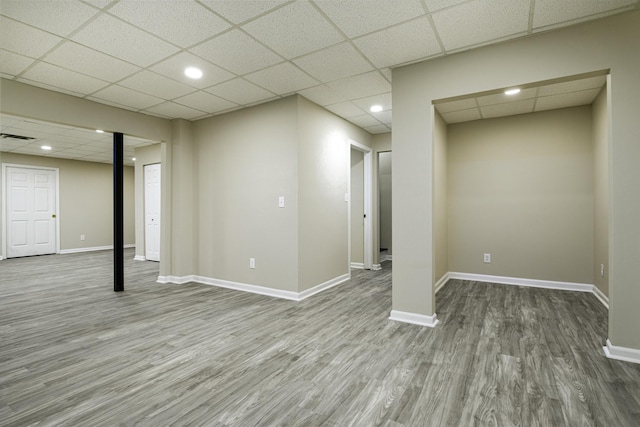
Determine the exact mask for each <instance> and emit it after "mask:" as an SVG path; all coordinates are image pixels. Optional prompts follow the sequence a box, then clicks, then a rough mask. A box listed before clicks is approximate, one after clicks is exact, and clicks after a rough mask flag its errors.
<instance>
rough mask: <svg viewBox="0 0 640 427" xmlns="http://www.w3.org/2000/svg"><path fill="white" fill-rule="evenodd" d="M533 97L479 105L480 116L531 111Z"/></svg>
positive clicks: (490, 116) (486, 116) (507, 114)
mask: <svg viewBox="0 0 640 427" xmlns="http://www.w3.org/2000/svg"><path fill="white" fill-rule="evenodd" d="M534 103H535V99H533V98H531V99H523V100H521V101H514V102H505V103H503V104H495V105H487V106H485V107H481V109H480V111H482V117H483V118H485V119H491V118H494V117H505V116H514V115H516V114H525V113H532V112H533V105H534Z"/></svg>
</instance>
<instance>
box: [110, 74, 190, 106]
mask: <svg viewBox="0 0 640 427" xmlns="http://www.w3.org/2000/svg"><path fill="white" fill-rule="evenodd" d="M118 84H119V85H120V86H124V87H128V88H129V89H133V90H138V91H140V92H144V93H146V94H148V95H153V96H157V97H158V98H162V99H166V100H169V99H173V98H177V97H179V96H184V95H186V94H188V93H191V92H195V90H196V89H195V88H193V87H191V86H188V85H186V84H184V83H180V82H177V81H175V80H171V79H170V78H168V77H165V76H161V75H160V74H156V73H154V72H151V71H148V70H143V71H141V72H139V73H138V74H136V75H134V76H131V77H128V78H126V79H124V80H123V81H121V82H118Z"/></svg>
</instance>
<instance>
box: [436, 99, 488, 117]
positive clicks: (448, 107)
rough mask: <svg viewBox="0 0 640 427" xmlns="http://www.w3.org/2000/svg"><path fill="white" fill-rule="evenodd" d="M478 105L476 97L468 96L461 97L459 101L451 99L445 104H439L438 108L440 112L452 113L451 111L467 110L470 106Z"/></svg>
mask: <svg viewBox="0 0 640 427" xmlns="http://www.w3.org/2000/svg"><path fill="white" fill-rule="evenodd" d="M477 106H478V105H477V104H476V99H475V98H466V99H461V100H459V101H450V102H447V103H444V104H438V105H437V106H436V109H437V110H438V111H439V112H440V114H444V113H450V112H451V111H460V110H467V109H469V108H476V107H477Z"/></svg>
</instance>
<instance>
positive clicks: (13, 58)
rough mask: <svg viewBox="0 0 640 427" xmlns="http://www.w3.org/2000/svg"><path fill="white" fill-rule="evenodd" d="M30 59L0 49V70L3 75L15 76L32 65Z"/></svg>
mask: <svg viewBox="0 0 640 427" xmlns="http://www.w3.org/2000/svg"><path fill="white" fill-rule="evenodd" d="M33 61H34V60H33V59H32V58H28V57H26V56H22V55H18V54H17V53H13V52H9V51H8V50H4V49H0V64H2V65H0V68H1V69H2V71H3V72H4V73H7V74H10V75H12V76H17V75H18V74H20V73H21V72H23V71H24V70H25V69H26V68H27V67H28V66H29V65H31V64H32V63H33Z"/></svg>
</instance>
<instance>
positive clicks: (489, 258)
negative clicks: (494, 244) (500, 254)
mask: <svg viewBox="0 0 640 427" xmlns="http://www.w3.org/2000/svg"><path fill="white" fill-rule="evenodd" d="M484 262H485V264H490V263H491V254H484Z"/></svg>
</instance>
